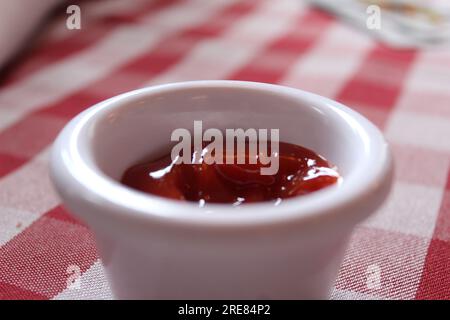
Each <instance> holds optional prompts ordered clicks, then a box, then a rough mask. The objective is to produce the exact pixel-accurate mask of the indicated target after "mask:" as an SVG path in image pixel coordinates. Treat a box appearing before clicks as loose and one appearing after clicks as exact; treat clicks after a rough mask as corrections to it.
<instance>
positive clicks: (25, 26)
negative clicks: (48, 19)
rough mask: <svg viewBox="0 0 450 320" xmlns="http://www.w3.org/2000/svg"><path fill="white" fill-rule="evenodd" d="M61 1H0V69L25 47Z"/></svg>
mask: <svg viewBox="0 0 450 320" xmlns="http://www.w3.org/2000/svg"><path fill="white" fill-rule="evenodd" d="M62 1H63V0H40V1H36V0H2V1H0V48H2V50H0V68H1V67H2V66H3V65H4V64H5V63H6V62H8V61H9V60H10V59H11V58H12V57H13V56H14V54H15V53H16V52H17V51H18V50H20V49H21V48H22V47H23V46H24V45H25V43H26V41H27V39H28V38H29V37H30V36H31V35H32V34H33V32H34V31H36V28H37V26H39V24H40V22H41V21H42V19H43V18H44V17H45V16H46V14H47V13H48V12H49V11H50V10H51V9H52V8H54V7H55V5H56V4H57V3H58V2H62Z"/></svg>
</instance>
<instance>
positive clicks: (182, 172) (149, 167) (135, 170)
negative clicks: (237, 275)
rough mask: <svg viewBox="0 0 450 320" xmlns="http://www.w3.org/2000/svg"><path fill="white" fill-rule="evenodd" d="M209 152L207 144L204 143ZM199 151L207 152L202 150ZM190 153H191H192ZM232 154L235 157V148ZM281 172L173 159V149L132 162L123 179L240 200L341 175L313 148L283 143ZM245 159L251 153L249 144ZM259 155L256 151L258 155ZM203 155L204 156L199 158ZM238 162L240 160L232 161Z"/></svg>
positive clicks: (265, 197)
mask: <svg viewBox="0 0 450 320" xmlns="http://www.w3.org/2000/svg"><path fill="white" fill-rule="evenodd" d="M203 147H204V149H203V151H205V148H206V147H205V146H203ZM201 154H204V152H202V153H201ZM191 156H192V154H191ZM234 156H235V157H236V151H235V154H234ZM276 156H277V157H278V160H279V169H278V172H277V173H276V174H274V175H262V174H261V171H260V169H261V167H268V165H262V164H261V163H260V162H259V161H256V162H257V163H256V164H249V161H246V162H245V164H225V161H224V164H217V163H213V164H206V163H205V162H204V161H203V162H202V161H200V163H199V164H185V163H181V164H173V163H172V159H171V156H170V153H169V154H168V155H165V156H163V157H161V158H158V159H156V160H153V161H148V162H144V163H140V164H136V165H134V166H132V167H130V168H129V169H128V170H126V172H125V173H124V175H123V177H122V180H121V181H122V183H123V184H125V185H127V186H129V187H131V188H133V189H136V190H139V191H142V192H145V193H149V194H153V195H157V196H161V197H166V198H171V199H177V200H185V201H194V202H198V203H199V205H201V206H203V205H204V204H205V203H230V204H233V205H235V206H236V205H240V204H244V203H250V202H260V201H274V202H275V203H276V204H278V203H280V201H281V200H282V199H285V198H291V197H295V196H301V195H305V194H308V193H310V192H314V191H316V190H319V189H322V188H325V187H327V186H330V185H333V184H335V183H336V182H337V181H338V179H339V174H338V172H337V171H336V169H335V168H334V167H332V166H331V165H330V164H329V163H328V161H327V160H326V159H324V158H323V157H321V156H320V155H318V154H317V153H315V152H314V151H311V150H309V149H306V148H303V147H300V146H297V145H294V144H290V143H284V142H280V143H279V152H278V154H277V155H276ZM245 157H246V160H248V157H249V148H248V144H247V146H246V154H245ZM256 157H257V156H256ZM200 159H201V160H202V158H200ZM234 163H236V162H234Z"/></svg>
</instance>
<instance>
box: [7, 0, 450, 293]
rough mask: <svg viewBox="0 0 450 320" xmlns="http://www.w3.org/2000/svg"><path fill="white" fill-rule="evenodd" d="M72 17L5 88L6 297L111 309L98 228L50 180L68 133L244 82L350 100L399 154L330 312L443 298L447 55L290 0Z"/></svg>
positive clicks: (94, 6) (449, 205)
mask: <svg viewBox="0 0 450 320" xmlns="http://www.w3.org/2000/svg"><path fill="white" fill-rule="evenodd" d="M79 5H80V7H81V12H82V29H81V30H68V29H67V28H66V24H65V21H66V20H65V19H66V17H67V15H66V14H65V8H61V13H60V14H59V15H58V14H57V15H56V16H55V17H54V18H53V19H52V21H51V22H50V24H49V25H48V27H46V29H45V31H44V32H43V33H42V34H41V35H39V39H38V40H37V41H36V43H35V45H34V47H33V48H32V49H31V50H30V51H29V52H28V53H26V54H25V56H23V57H21V58H20V59H19V60H18V61H17V62H16V63H15V64H14V65H13V66H12V67H11V68H10V69H9V71H8V72H7V74H3V75H2V77H1V83H0V298H2V299H24V298H26V299H83V298H84V299H110V298H112V296H111V293H110V290H109V287H108V284H107V282H106V280H105V277H104V273H103V268H102V264H101V261H100V260H99V257H98V255H97V252H96V249H95V244H94V240H93V237H92V235H91V233H90V230H89V229H88V228H87V227H86V226H85V225H84V224H83V223H81V222H80V221H78V220H76V219H75V218H73V217H72V216H71V215H70V214H69V213H67V212H66V211H65V210H64V209H63V208H62V207H61V202H60V200H59V199H58V197H57V196H56V194H55V192H54V191H53V189H52V186H51V183H50V181H49V178H48V154H49V149H50V146H51V144H52V142H53V140H54V139H55V137H56V135H57V134H58V132H59V131H60V130H61V128H62V127H63V126H64V125H65V123H66V122H67V121H68V120H69V119H71V118H72V117H73V116H75V115H76V114H77V113H79V112H80V111H82V110H83V109H85V108H86V107H89V106H91V105H93V104H94V103H96V102H99V101H101V100H103V99H105V98H108V97H111V96H113V95H117V94H119V93H122V92H125V91H128V90H131V89H135V88H138V87H142V86H148V85H153V84H159V83H166V82H174V81H183V80H193V79H240V80H251V81H261V82H271V83H279V84H283V85H287V86H292V87H297V88H301V89H304V90H309V91H312V92H315V93H318V94H321V95H324V96H327V97H330V98H332V99H336V100H338V101H341V102H343V103H345V104H347V105H349V106H351V107H352V108H354V109H356V110H357V111H359V112H361V113H362V114H364V115H365V116H367V117H368V118H369V119H371V120H372V121H373V122H374V123H375V124H377V125H378V126H379V127H380V128H381V129H382V130H383V131H384V133H385V135H386V137H387V139H388V140H389V142H390V144H391V146H392V149H393V152H394V156H395V161H396V179H395V183H394V187H393V191H392V193H391V195H390V197H389V199H388V201H387V202H386V204H385V205H384V206H383V207H382V209H381V210H379V212H378V213H377V214H376V215H374V216H373V217H372V218H370V219H369V220H368V221H366V222H364V223H363V224H361V225H360V226H359V227H358V228H357V229H356V231H355V232H354V234H353V237H352V240H351V243H350V246H349V248H348V251H347V253H346V257H345V260H344V262H343V264H342V266H341V269H340V272H339V276H338V278H337V280H336V283H335V288H334V291H333V293H332V296H331V298H332V299H450V272H449V270H450V174H449V168H450V157H449V155H450V50H447V51H446V50H443V49H441V50H427V51H419V50H395V49H392V48H388V47H386V46H384V45H382V44H380V43H378V42H375V41H374V40H373V39H371V38H370V37H368V36H367V35H366V34H364V33H361V32H359V31H356V30H353V29H352V28H350V27H348V26H346V25H345V24H343V23H341V22H339V21H337V20H335V19H334V18H332V17H331V16H329V15H327V14H325V13H323V12H320V11H318V10H316V9H312V8H310V7H308V6H306V5H304V4H302V2H300V1H296V0H292V1H291V0H277V1H271V0H267V1H256V0H252V1H239V0H214V1H206V0H192V1H182V0H153V1H145V0H133V1H131V0H127V1H123V0H110V1H84V2H80V3H79ZM78 268H79V269H78ZM78 271H80V273H79V276H80V278H79V279H80V280H79V282H78V283H79V286H70V287H68V286H67V284H68V283H71V282H70V281H71V279H73V277H74V276H78ZM378 280H379V281H378Z"/></svg>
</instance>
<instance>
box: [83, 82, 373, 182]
mask: <svg viewBox="0 0 450 320" xmlns="http://www.w3.org/2000/svg"><path fill="white" fill-rule="evenodd" d="M194 120H202V121H203V130H206V129H208V128H218V129H221V130H224V129H236V128H243V129H248V128H255V129H279V132H280V141H283V142H289V143H294V144H298V145H301V146H304V147H306V148H309V149H312V150H313V151H315V152H317V153H319V154H320V155H322V156H324V157H325V158H326V159H328V160H329V161H330V162H331V163H333V164H334V165H337V167H338V170H339V172H340V174H341V175H342V176H343V177H344V182H345V177H346V176H348V175H349V174H350V173H351V170H352V168H355V167H356V164H357V163H358V162H359V161H360V160H361V157H362V154H361V150H363V149H364V148H363V145H362V140H361V137H360V136H359V135H358V134H357V132H356V131H355V130H354V129H352V126H351V125H350V124H349V123H347V122H346V120H345V119H344V118H343V117H342V116H340V115H339V113H338V112H336V110H335V108H334V107H332V106H327V105H324V104H323V102H319V101H317V100H314V101H311V99H307V98H305V99H299V97H298V96H296V97H293V96H289V95H286V94H280V93H277V92H270V91H267V90H264V91H263V90H255V89H242V88H220V87H219V88H189V89H178V90H175V91H173V90H172V91H170V92H160V93H154V94H149V95H146V96H139V95H138V96H136V97H135V98H132V99H131V100H130V99H129V101H127V102H126V103H123V104H121V105H116V106H113V107H110V108H108V109H107V111H106V112H104V115H103V116H102V117H101V119H100V120H99V121H97V122H96V123H95V124H94V128H93V129H94V134H93V135H92V137H94V139H93V140H92V150H91V151H92V154H93V160H94V162H95V163H96V165H97V166H98V168H99V169H100V170H101V171H103V172H104V173H105V174H106V175H107V176H109V177H111V178H113V179H115V180H120V178H121V177H122V174H123V173H124V171H125V170H126V169H127V168H128V167H130V166H131V165H134V164H136V163H138V162H140V161H142V160H143V159H145V158H148V157H149V156H152V155H154V156H155V157H157V156H160V155H161V153H162V151H170V146H171V145H173V144H174V142H172V141H171V140H170V138H171V134H172V132H173V130H175V129H177V128H186V129H188V130H190V131H191V132H192V131H193V123H194Z"/></svg>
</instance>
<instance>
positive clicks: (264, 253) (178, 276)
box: [51, 81, 392, 299]
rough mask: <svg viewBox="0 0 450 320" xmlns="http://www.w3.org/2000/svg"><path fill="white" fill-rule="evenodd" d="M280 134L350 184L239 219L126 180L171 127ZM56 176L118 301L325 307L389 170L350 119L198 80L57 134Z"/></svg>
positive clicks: (346, 112) (87, 117)
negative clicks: (305, 302) (314, 302)
mask: <svg viewBox="0 0 450 320" xmlns="http://www.w3.org/2000/svg"><path fill="white" fill-rule="evenodd" d="M194 120H202V121H203V126H204V129H206V128H208V127H209V128H220V129H225V128H256V129H259V128H269V129H270V128H278V129H280V140H281V141H284V142H290V143H295V144H299V145H301V146H305V147H307V148H310V149H312V150H314V151H316V152H318V153H319V154H321V155H323V156H325V158H327V159H328V160H330V161H331V162H332V163H334V164H335V165H337V167H338V168H339V171H340V173H341V175H342V176H343V181H342V182H341V184H340V185H338V186H332V187H328V188H325V189H322V190H320V191H318V192H315V193H312V194H310V195H307V196H303V197H298V198H293V199H289V200H285V201H283V202H282V203H281V204H280V205H279V206H274V205H273V204H272V203H270V204H269V203H257V204H249V205H245V206H241V207H238V208H235V207H232V206H231V205H222V204H216V205H208V206H207V207H205V208H199V207H198V206H197V205H196V204H194V203H189V202H182V201H175V200H169V199H165V198H160V197H157V196H151V195H146V194H143V193H140V192H138V191H135V190H132V189H129V188H127V187H125V186H124V185H121V184H120V183H119V182H118V180H119V179H120V177H121V175H122V173H123V172H124V170H125V169H126V168H127V167H129V166H130V165H133V164H135V163H136V162H138V161H140V160H141V159H143V158H144V157H145V156H148V155H149V154H152V153H154V154H158V155H159V154H161V151H162V150H164V149H166V150H167V151H168V149H167V148H168V146H169V145H170V144H171V142H170V135H171V132H172V131H173V130H174V129H176V128H188V129H192V127H193V121H194ZM51 174H52V179H53V181H54V184H55V186H56V188H57V190H58V192H59V194H60V195H61V197H62V199H63V201H64V204H65V205H66V207H67V208H68V209H69V210H70V211H71V212H72V213H73V214H75V215H76V216H78V217H79V218H81V219H82V220H84V221H85V222H86V223H87V224H88V225H89V226H90V228H91V229H92V230H93V232H94V234H95V237H96V240H97V245H98V248H99V251H100V255H101V257H102V261H103V264H104V265H105V269H106V273H107V276H108V278H109V281H110V284H111V287H112V290H113V292H114V294H115V296H116V297H117V298H149V299H164V298H168V299H172V298H180V299H197V298H203V299H218V298H233V299H240V298H251V299H258V298H268V299H271V298H276V299H277V298H288V299H305V298H308V299H314V298H327V296H328V294H329V291H330V289H331V287H332V285H333V281H334V279H335V277H336V274H337V271H338V268H339V265H340V262H341V259H342V255H343V251H344V250H345V247H346V243H347V240H348V238H349V235H350V233H351V231H352V229H353V228H354V226H355V225H356V224H357V223H358V222H359V221H361V220H362V219H364V218H366V217H367V216H368V215H369V214H371V213H372V212H374V210H375V209H376V208H377V207H378V206H379V205H380V204H381V203H382V202H383V200H384V199H385V197H386V195H387V194H388V192H389V189H390V185H391V180H392V161H391V155H390V152H389V149H388V146H387V144H386V142H385V140H384V139H383V136H382V134H381V133H380V131H379V130H378V129H377V128H376V127H375V126H374V125H372V124H371V123H370V122H369V121H368V120H367V119H365V118H364V117H362V116H361V115H359V114H358V113H356V112H354V111H352V110H351V109H349V108H347V107H345V106H343V105H341V104H339V103H336V102H334V101H331V100H328V99H326V98H323V97H320V96H317V95H314V94H311V93H307V92H303V91H300V90H296V89H292V88H286V87H282V86H276V85H269V84H262V83H253V82H240V81H194V82H184V83H174V84H167V85H161V86H156V87H150V88H145V89H140V90H136V91H132V92H129V93H125V94H122V95H120V96H117V97H114V98H111V99H109V100H106V101H104V102H102V103H99V104H97V105H95V106H93V107H92V108H89V109H87V110H86V111H84V112H83V113H81V114H80V115H78V116H77V117H76V118H75V119H73V120H72V121H71V122H70V123H69V124H68V125H67V126H66V127H65V128H64V130H63V131H62V132H61V134H60V135H59V137H58V139H57V140H56V142H55V145H54V147H53V152H52V156H51Z"/></svg>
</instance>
